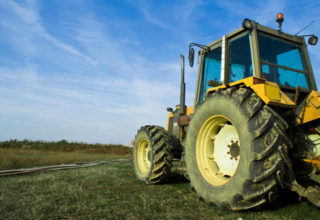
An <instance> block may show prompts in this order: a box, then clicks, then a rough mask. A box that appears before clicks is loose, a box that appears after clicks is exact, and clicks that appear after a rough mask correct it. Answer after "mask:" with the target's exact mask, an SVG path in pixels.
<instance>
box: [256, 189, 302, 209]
mask: <svg viewBox="0 0 320 220" xmlns="http://www.w3.org/2000/svg"><path fill="white" fill-rule="evenodd" d="M302 200H303V199H301V198H300V197H299V195H298V194H297V193H295V192H292V191H289V190H284V191H282V192H280V193H279V195H278V196H277V198H275V200H274V201H273V202H272V203H270V202H269V203H266V204H265V205H263V206H262V207H261V208H260V209H261V210H263V211H274V210H279V209H283V208H287V207H290V206H294V205H297V204H299V203H300V202H301V201H302Z"/></svg>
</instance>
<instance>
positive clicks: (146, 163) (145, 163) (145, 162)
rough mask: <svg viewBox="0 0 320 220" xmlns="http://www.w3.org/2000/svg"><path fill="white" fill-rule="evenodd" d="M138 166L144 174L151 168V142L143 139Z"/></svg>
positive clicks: (140, 143)
mask: <svg viewBox="0 0 320 220" xmlns="http://www.w3.org/2000/svg"><path fill="white" fill-rule="evenodd" d="M137 160H138V166H139V169H140V171H141V172H142V173H147V172H148V171H149V169H150V166H151V147H150V144H149V141H148V140H147V139H145V138H143V139H141V141H140V142H139V144H138V151H137Z"/></svg>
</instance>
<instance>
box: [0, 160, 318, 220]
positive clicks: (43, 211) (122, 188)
mask: <svg viewBox="0 0 320 220" xmlns="http://www.w3.org/2000/svg"><path fill="white" fill-rule="evenodd" d="M0 192H1V193H0V213H1V215H0V218H1V219H239V218H242V219H286V220H287V219H319V217H320V210H319V209H317V208H315V207H313V206H312V205H311V204H309V203H308V202H306V201H301V202H299V201H298V200H297V197H296V196H294V195H292V194H289V195H287V198H284V197H282V200H281V201H280V202H279V203H278V205H275V206H272V207H270V206H265V207H263V208H262V209H261V210H255V211H246V212H231V211H226V210H220V209H218V208H216V207H211V206H208V205H206V204H205V203H204V202H201V201H198V199H197V198H196V196H195V194H194V193H192V192H191V191H190V190H189V183H188V182H187V181H186V180H185V179H184V178H183V177H182V176H181V175H179V174H178V173H173V175H172V176H171V177H170V179H169V182H168V183H167V184H163V185H145V184H143V183H141V182H140V181H138V180H137V179H136V178H135V176H134V174H133V169H132V165H131V163H120V164H111V165H110V164H109V165H100V166H96V167H90V168H82V169H76V170H63V171H54V172H48V173H38V174H32V175H24V176H11V177H2V178H0Z"/></svg>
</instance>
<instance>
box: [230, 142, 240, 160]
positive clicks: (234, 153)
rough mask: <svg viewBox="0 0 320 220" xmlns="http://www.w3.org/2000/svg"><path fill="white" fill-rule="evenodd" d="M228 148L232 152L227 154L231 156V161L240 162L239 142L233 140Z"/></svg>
mask: <svg viewBox="0 0 320 220" xmlns="http://www.w3.org/2000/svg"><path fill="white" fill-rule="evenodd" d="M227 147H229V148H230V150H229V151H228V152H227V154H230V159H231V160H232V159H235V160H238V156H239V154H240V146H239V144H238V141H235V142H233V140H232V141H231V144H229V145H228V146H227Z"/></svg>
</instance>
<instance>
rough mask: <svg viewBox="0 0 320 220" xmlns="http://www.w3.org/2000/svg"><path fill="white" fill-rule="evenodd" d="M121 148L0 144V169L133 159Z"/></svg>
mask: <svg viewBox="0 0 320 220" xmlns="http://www.w3.org/2000/svg"><path fill="white" fill-rule="evenodd" d="M131 155H132V150H131V149H130V148H128V147H125V146H121V145H99V144H96V145H89V144H84V143H68V142H66V141H60V142H40V141H38V142H31V141H27V140H25V141H9V142H4V143H0V170H5V169H16V168H25V167H33V166H42V165H53V164H62V163H74V162H89V161H102V160H110V159H116V158H128V157H131Z"/></svg>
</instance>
